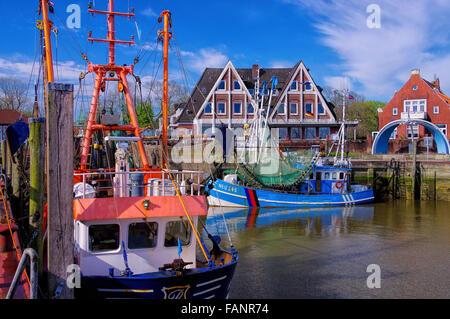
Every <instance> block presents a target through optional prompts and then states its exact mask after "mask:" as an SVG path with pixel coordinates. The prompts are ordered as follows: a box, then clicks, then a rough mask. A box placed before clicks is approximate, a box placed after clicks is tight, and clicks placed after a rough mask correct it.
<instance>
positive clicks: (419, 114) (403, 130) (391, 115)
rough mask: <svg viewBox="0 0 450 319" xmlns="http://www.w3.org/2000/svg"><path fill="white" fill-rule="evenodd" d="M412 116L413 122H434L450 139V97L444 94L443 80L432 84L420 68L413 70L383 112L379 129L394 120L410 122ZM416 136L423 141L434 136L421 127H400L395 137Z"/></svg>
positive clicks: (437, 80)
mask: <svg viewBox="0 0 450 319" xmlns="http://www.w3.org/2000/svg"><path fill="white" fill-rule="evenodd" d="M408 116H409V118H410V119H422V120H427V121H430V122H431V123H433V124H435V125H436V126H438V127H439V128H440V130H441V131H442V132H443V133H444V134H445V135H446V136H447V138H450V133H449V126H450V98H449V97H448V96H447V95H445V94H444V93H443V92H442V91H441V88H440V85H439V78H436V79H435V80H434V81H433V82H429V81H427V80H425V79H423V78H422V77H421V76H420V71H419V69H414V70H412V71H411V77H410V78H409V80H408V81H407V82H406V83H405V85H403V87H402V88H401V89H400V90H399V91H398V92H396V93H395V94H394V96H393V98H392V99H391V100H390V101H389V103H387V104H386V106H385V107H384V108H383V109H382V110H379V113H378V119H379V121H378V123H379V124H378V125H379V129H380V130H381V129H382V128H383V127H384V126H385V125H386V124H388V123H389V122H391V121H394V120H400V119H408ZM411 130H412V132H411ZM412 135H413V136H414V137H415V138H420V137H424V136H426V135H431V134H430V133H429V132H427V130H426V129H425V128H424V127H423V126H420V125H418V126H413V127H412V128H411V126H408V127H407V125H400V126H398V127H397V129H396V131H394V133H393V134H392V136H391V138H411V137H412Z"/></svg>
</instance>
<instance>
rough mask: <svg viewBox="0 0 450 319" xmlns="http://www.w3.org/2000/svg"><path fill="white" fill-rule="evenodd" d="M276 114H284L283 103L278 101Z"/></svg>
mask: <svg viewBox="0 0 450 319" xmlns="http://www.w3.org/2000/svg"><path fill="white" fill-rule="evenodd" d="M278 114H284V103H280V105H279V106H278Z"/></svg>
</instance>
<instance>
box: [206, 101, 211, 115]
mask: <svg viewBox="0 0 450 319" xmlns="http://www.w3.org/2000/svg"><path fill="white" fill-rule="evenodd" d="M211 113H212V107H211V103H208V104H206V106H205V114H211Z"/></svg>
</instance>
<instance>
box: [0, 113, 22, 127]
mask: <svg viewBox="0 0 450 319" xmlns="http://www.w3.org/2000/svg"><path fill="white" fill-rule="evenodd" d="M20 117H22V118H23V119H24V120H25V121H28V117H27V116H26V115H25V114H22V113H20V112H19V111H14V110H0V125H5V124H13V123H15V122H16V121H17V120H18V119H19V118H20Z"/></svg>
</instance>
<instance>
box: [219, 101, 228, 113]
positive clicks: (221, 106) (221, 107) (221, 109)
mask: <svg viewBox="0 0 450 319" xmlns="http://www.w3.org/2000/svg"><path fill="white" fill-rule="evenodd" d="M217 114H226V111H225V103H217Z"/></svg>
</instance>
